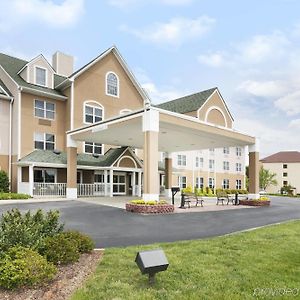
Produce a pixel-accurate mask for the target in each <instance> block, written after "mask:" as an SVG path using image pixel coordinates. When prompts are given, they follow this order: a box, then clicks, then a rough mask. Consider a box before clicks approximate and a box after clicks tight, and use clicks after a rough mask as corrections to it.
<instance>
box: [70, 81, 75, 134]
mask: <svg viewBox="0 0 300 300" xmlns="http://www.w3.org/2000/svg"><path fill="white" fill-rule="evenodd" d="M70 93H71V95H70V96H71V97H70V98H71V99H70V100H71V103H70V130H73V129H74V79H73V80H72V83H71V92H70Z"/></svg>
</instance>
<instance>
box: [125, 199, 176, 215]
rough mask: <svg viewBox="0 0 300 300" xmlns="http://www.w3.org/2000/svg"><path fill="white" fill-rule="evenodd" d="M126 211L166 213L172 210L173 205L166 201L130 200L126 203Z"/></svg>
mask: <svg viewBox="0 0 300 300" xmlns="http://www.w3.org/2000/svg"><path fill="white" fill-rule="evenodd" d="M126 211H129V212H134V213H140V214H168V213H173V212H174V205H172V204H168V203H167V202H166V201H164V200H161V201H144V200H132V201H130V202H128V203H126Z"/></svg>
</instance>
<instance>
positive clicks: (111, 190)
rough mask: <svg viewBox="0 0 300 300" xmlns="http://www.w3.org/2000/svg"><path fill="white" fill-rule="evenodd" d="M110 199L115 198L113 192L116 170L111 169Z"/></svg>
mask: <svg viewBox="0 0 300 300" xmlns="http://www.w3.org/2000/svg"><path fill="white" fill-rule="evenodd" d="M109 186H110V190H109V197H113V192H114V170H113V169H110V170H109Z"/></svg>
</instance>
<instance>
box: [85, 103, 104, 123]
mask: <svg viewBox="0 0 300 300" xmlns="http://www.w3.org/2000/svg"><path fill="white" fill-rule="evenodd" d="M84 113H85V116H84V121H85V123H89V124H93V123H97V122H100V121H102V118H103V110H102V108H101V107H100V106H92V105H85V107H84Z"/></svg>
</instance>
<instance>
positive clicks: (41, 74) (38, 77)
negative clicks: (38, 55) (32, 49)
mask: <svg viewBox="0 0 300 300" xmlns="http://www.w3.org/2000/svg"><path fill="white" fill-rule="evenodd" d="M46 76H47V73H46V69H43V68H39V67H35V83H36V84H38V85H42V86H46Z"/></svg>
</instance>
